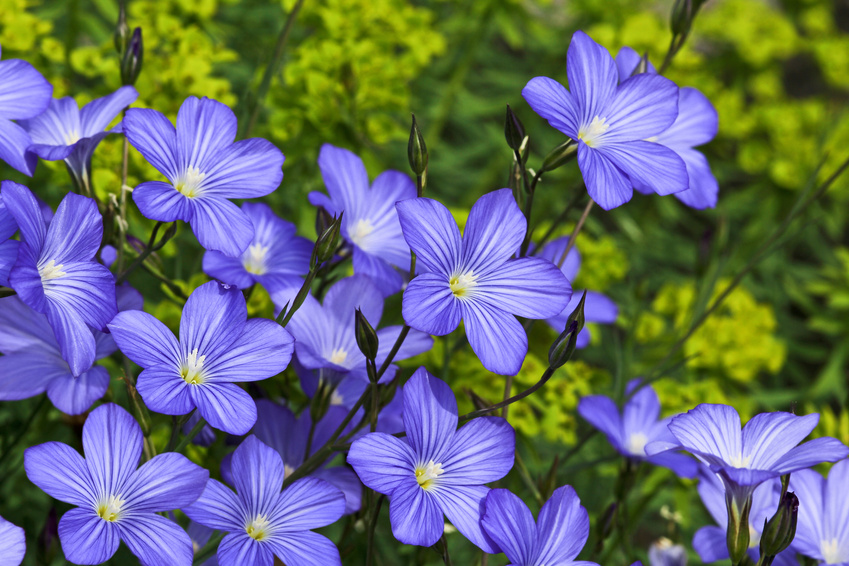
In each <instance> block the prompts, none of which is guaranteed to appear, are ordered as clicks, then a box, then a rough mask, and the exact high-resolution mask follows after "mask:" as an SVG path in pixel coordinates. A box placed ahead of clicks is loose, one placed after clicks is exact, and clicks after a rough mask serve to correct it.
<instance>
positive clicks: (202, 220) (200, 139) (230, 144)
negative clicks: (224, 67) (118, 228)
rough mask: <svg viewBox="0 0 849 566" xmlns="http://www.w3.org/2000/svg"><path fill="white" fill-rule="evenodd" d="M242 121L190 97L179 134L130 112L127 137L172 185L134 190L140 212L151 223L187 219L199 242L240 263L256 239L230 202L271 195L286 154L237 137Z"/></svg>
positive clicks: (161, 120) (143, 112) (147, 113)
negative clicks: (239, 122)
mask: <svg viewBox="0 0 849 566" xmlns="http://www.w3.org/2000/svg"><path fill="white" fill-rule="evenodd" d="M236 128H237V123H236V116H235V115H234V114H233V111H232V110H230V109H229V108H228V107H227V106H226V105H224V104H222V103H220V102H218V101H217V100H211V99H209V98H206V97H204V98H201V99H198V98H197V97H194V96H190V97H188V98H187V99H186V100H185V101H184V102H183V105H182V106H181V107H180V112H179V113H178V114H177V128H176V129H175V128H174V126H172V125H171V122H170V121H169V120H168V118H166V117H165V116H164V115H162V114H161V113H159V112H157V111H156V110H151V109H148V108H131V109H129V110H127V116H126V118H125V119H124V135H125V136H127V140H128V141H129V142H130V144H131V145H132V146H133V147H135V148H136V149H137V150H138V151H139V152H140V153H141V154H142V155H143V156H144V158H145V159H146V160H147V161H148V163H150V164H151V165H153V166H154V167H155V168H156V169H157V170H158V171H159V172H160V173H162V174H163V175H165V177H166V178H167V179H168V181H169V182H168V183H165V182H162V181H148V182H146V183H142V184H140V185H138V186H137V187H136V188H135V189H134V190H133V200H134V201H135V203H136V205H137V206H138V207H139V210H140V211H141V213H142V214H143V215H144V216H146V217H147V218H150V219H152V220H159V221H161V222H173V221H175V220H183V221H185V222H188V223H190V224H191V226H192V230H193V231H194V233H195V236H197V239H198V241H199V242H200V244H201V245H202V246H203V247H204V248H206V249H208V250H215V251H219V252H221V253H223V254H225V255H228V256H231V257H239V256H240V255H241V254H242V252H244V251H245V250H246V249H247V248H248V246H249V245H250V244H251V241H252V240H253V237H254V227H253V224H252V223H251V219H250V218H249V217H248V215H247V214H245V213H244V212H243V211H242V210H239V208H238V207H237V206H236V205H235V204H233V203H232V202H230V201H229V200H227V199H231V198H256V197H262V196H265V195H267V194H269V193H271V192H272V191H273V190H274V189H276V188H277V186H278V185H279V184H280V181H281V180H282V179H283V171H282V170H281V166H282V165H283V159H284V158H283V154H282V153H280V150H279V149H277V148H276V147H274V145H273V144H272V143H271V142H269V141H267V140H264V139H260V138H251V139H246V140H240V141H237V142H235V143H234V140H235V139H236Z"/></svg>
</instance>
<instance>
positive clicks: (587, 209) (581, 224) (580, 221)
mask: <svg viewBox="0 0 849 566" xmlns="http://www.w3.org/2000/svg"><path fill="white" fill-rule="evenodd" d="M593 204H595V201H593V199H590V201H589V202H588V203H587V206H586V207H584V211H583V212H582V213H581V217H580V218H579V219H578V224H576V225H575V229H574V230H572V235H571V236H569V242H568V243H567V244H566V249H565V250H563V255H561V256H560V259H559V260H557V268H558V269H560V268H561V267H563V262H564V261H566V256H568V255H569V251H570V250H571V249H572V248H573V247H575V240H576V239H577V238H578V233H579V232H580V231H581V228H583V227H584V222H586V220H587V216H589V215H590V210H591V209H592V207H593Z"/></svg>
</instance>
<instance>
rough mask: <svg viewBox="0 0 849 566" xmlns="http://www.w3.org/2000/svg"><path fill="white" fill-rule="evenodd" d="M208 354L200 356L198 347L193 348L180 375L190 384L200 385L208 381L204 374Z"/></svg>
mask: <svg viewBox="0 0 849 566" xmlns="http://www.w3.org/2000/svg"><path fill="white" fill-rule="evenodd" d="M204 360H206V356H198V349H197V348H195V349H194V350H192V353H191V354H189V355H188V356H186V361H185V362H183V366H182V367H181V368H180V377H182V378H183V380H184V381H185V382H186V383H188V384H190V385H200V384H202V383H203V382H204V381H206V377H205V376H204V375H203V362H204Z"/></svg>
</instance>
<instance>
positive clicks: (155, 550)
mask: <svg viewBox="0 0 849 566" xmlns="http://www.w3.org/2000/svg"><path fill="white" fill-rule="evenodd" d="M143 440H144V438H143V436H142V432H141V428H139V425H138V423H136V421H135V420H134V419H133V417H132V416H130V414H129V413H128V412H127V411H125V410H124V409H122V408H121V407H119V406H118V405H115V404H112V403H108V404H106V405H101V406H100V407H98V408H97V409H95V410H94V411H92V413H91V414H90V415H89V417H88V419H86V422H85V425H83V449H84V451H85V459H83V458H82V457H81V456H80V455H79V453H77V451H76V450H74V449H73V448H71V447H70V446H68V445H67V444H63V443H61V442H46V443H44V444H39V445H37V446H33V447H31V448H27V450H26V451H25V452H24V469H25V470H26V474H27V477H28V478H29V480H30V481H31V482H32V483H34V484H35V485H37V486H38V487H39V488H40V489H41V490H42V491H44V492H45V493H47V495H49V496H50V497H53V498H54V499H58V500H59V501H64V502H66V503H70V504H71V505H75V506H76V507H75V508H74V509H71V510H70V511H68V512H67V513H65V515H63V516H62V519H61V521H59V539H60V541H61V542H62V550H63V552H64V553H65V557H66V558H67V559H68V561H70V562H73V563H74V564H101V563H103V562H106V561H107V560H109V559H110V558H111V557H112V555H113V554H115V551H116V550H118V544H119V543H120V541H122V540H123V541H124V543H125V544H126V545H127V546H128V547H129V549H130V551H132V553H133V554H135V555H136V556H137V557H138V558H139V560H140V561H141V563H142V564H174V565H177V566H181V565H185V566H189V565H190V564H191V563H192V541H191V540H190V539H189V535H187V534H186V533H185V531H183V529H181V528H180V526H179V525H177V524H176V523H174V522H173V521H169V520H168V519H166V518H165V517H162V516H160V515H158V514H157V513H159V512H161V511H170V510H172V509H175V508H179V507H186V506H188V505H190V504H191V503H193V502H194V501H195V500H196V499H197V498H198V497H200V495H201V493H203V490H204V487H205V486H206V482H207V480H208V479H209V472H208V471H206V470H204V469H203V468H201V467H199V466H197V465H195V464H193V463H191V462H190V461H189V460H188V458H186V457H185V456H183V455H181V454H177V453H176V452H166V453H164V454H160V455H158V456H154V457H153V458H151V459H150V460H149V461H148V462H146V463H145V464H144V465H142V466H141V467H140V468H138V469H136V468H137V466H138V462H139V458H140V457H141V453H142V442H143Z"/></svg>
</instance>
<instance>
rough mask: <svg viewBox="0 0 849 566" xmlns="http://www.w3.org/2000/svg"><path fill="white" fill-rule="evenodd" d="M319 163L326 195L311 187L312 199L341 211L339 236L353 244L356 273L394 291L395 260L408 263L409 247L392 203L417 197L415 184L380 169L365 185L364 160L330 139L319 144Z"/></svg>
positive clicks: (398, 280) (397, 282) (402, 266)
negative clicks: (328, 142) (321, 144)
mask: <svg viewBox="0 0 849 566" xmlns="http://www.w3.org/2000/svg"><path fill="white" fill-rule="evenodd" d="M318 166H319V167H320V168H321V175H322V177H324V184H325V186H327V192H328V193H329V194H330V196H329V197H328V196H327V195H325V194H324V193H319V192H312V193H310V195H309V199H310V202H311V203H312V204H314V205H315V206H320V207H322V208H323V209H325V210H326V211H327V212H329V213H330V214H333V215H338V214H340V213H341V212H342V211H344V212H345V214H344V216H343V218H342V237H343V238H345V241H346V242H348V243H349V244H350V245H351V246H352V247H353V248H354V257H353V260H354V273H364V274H365V275H368V276H369V277H371V278H372V279H373V280H374V283H375V285H377V286H378V288H379V289H380V292H381V293H382V294H383V296H384V297H387V296H389V295H392V294H393V293H397V292H398V291H400V290H401V286H402V285H403V283H404V281H403V279H402V277H401V274H400V273H398V271H396V270H395V269H394V268H393V266H395V267H398V268H400V269H401V270H402V271H404V272H406V271H407V270H408V269H409V268H410V248H408V247H407V245H406V244H405V243H404V240H403V238H401V226H400V224H399V223H398V214H397V213H396V212H395V203H396V202H397V201H400V200H405V199H410V198H415V196H416V186H415V185H414V184H413V182H412V181H411V180H410V178H409V177H408V176H407V175H405V174H403V173H401V172H400V171H384V172H383V173H381V174H380V175H378V176H377V178H376V179H375V180H374V183H372V185H371V188H369V182H368V173H366V168H365V166H364V165H363V161H362V160H361V159H360V158H359V157H357V156H356V155H354V154H353V153H351V152H350V151H348V150H347V149H342V148H339V147H334V146H332V145H329V144H324V145H323V146H322V147H321V153H320V154H319V156H318Z"/></svg>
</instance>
